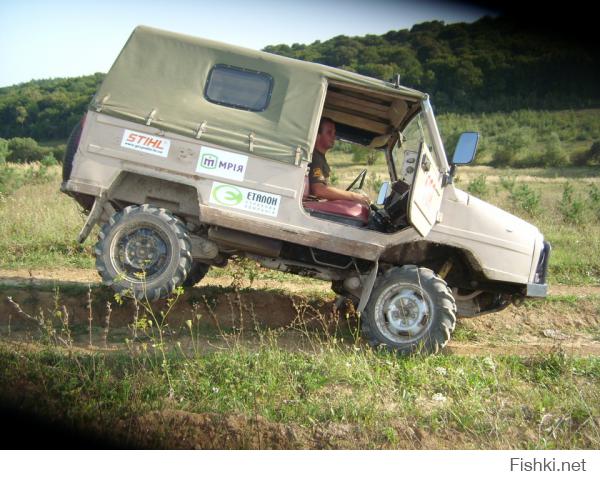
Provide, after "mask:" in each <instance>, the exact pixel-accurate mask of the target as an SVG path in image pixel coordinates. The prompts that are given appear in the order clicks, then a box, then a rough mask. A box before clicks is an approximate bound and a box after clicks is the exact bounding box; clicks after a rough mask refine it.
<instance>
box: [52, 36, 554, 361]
mask: <svg viewBox="0 0 600 480" xmlns="http://www.w3.org/2000/svg"><path fill="white" fill-rule="evenodd" d="M397 83H399V82H397ZM323 116H326V117H328V118H331V119H333V120H334V121H335V123H336V126H337V136H338V138H340V139H342V140H347V141H350V142H353V143H356V144H360V145H364V146H368V147H370V148H373V149H377V150H379V151H382V152H384V153H385V157H386V160H387V167H388V171H389V182H386V183H384V185H383V187H382V189H381V192H380V195H379V199H378V200H377V201H376V202H375V203H374V204H373V205H372V206H371V208H370V209H369V208H366V207H365V206H364V205H361V204H356V205H352V204H348V202H345V203H344V202H343V201H338V203H336V201H333V202H327V201H315V200H314V199H311V198H309V197H308V189H307V187H306V185H307V182H306V175H307V171H308V165H309V163H310V161H311V155H312V151H313V147H314V143H315V139H316V135H317V129H318V125H319V120H320V118H321V117H323ZM477 141H478V135H477V134H476V133H471V132H467V133H465V134H463V135H462V136H461V138H460V140H459V143H458V146H457V148H456V151H455V153H454V157H453V160H452V161H451V162H449V161H448V160H447V158H446V152H445V150H444V145H443V144H442V139H441V137H440V134H439V131H438V127H437V125H436V121H435V118H434V115H433V111H432V108H431V106H430V103H429V100H428V96H427V95H425V94H423V93H421V92H418V91H415V90H412V89H409V88H405V87H403V86H401V85H399V84H391V83H387V82H383V81H380V80H375V79H372V78H368V77H365V76H361V75H358V74H355V73H351V72H347V71H343V70H339V69H335V68H330V67H326V66H323V65H318V64H313V63H309V62H302V61H298V60H292V59H288V58H284V57H281V56H277V55H272V54H268V53H263V52H258V51H253V50H248V49H245V48H240V47H234V46H230V45H226V44H222V43H218V42H213V41H208V40H202V39H198V38H194V37H190V36H185V35H179V34H174V33H169V32H164V31H160V30H156V29H152V28H148V27H138V28H136V29H135V30H134V32H133V33H132V35H131V37H130V38H129V40H128V41H127V43H126V45H125V47H124V48H123V50H122V51H121V53H120V55H119V56H118V58H117V60H116V61H115V63H114V65H113V66H112V68H111V69H110V71H109V73H108V74H107V76H106V78H105V80H104V82H103V83H102V86H101V87H100V89H99V91H98V92H97V94H96V95H95V97H94V99H93V100H92V102H91V104H90V107H89V110H88V112H87V113H86V115H85V116H84V118H83V119H82V121H81V122H80V124H79V125H78V126H77V127H76V128H75V129H74V131H73V133H72V135H71V138H70V139H69V143H68V148H67V153H66V156H65V160H64V170H63V180H64V181H63V184H62V187H61V189H62V191H63V192H65V193H67V194H69V195H70V196H72V197H73V198H74V199H75V200H76V201H77V202H78V203H79V204H80V205H82V206H83V208H84V209H85V210H86V211H88V212H89V216H88V218H87V220H86V222H85V224H84V226H83V228H82V230H81V233H80V235H79V241H80V242H83V241H84V240H85V239H86V237H87V236H88V235H89V233H90V231H91V229H92V227H93V226H94V225H96V224H98V223H99V224H101V225H102V227H101V231H100V233H99V238H98V242H97V244H96V247H95V254H96V266H97V269H98V272H99V273H100V275H101V276H102V280H103V282H104V283H105V284H107V285H112V287H113V288H114V289H115V290H117V291H123V290H130V291H131V292H133V294H134V295H136V296H138V297H142V296H147V297H148V298H149V299H157V298H160V297H164V296H166V295H168V294H169V293H170V292H172V291H173V289H175V288H176V287H177V286H179V285H182V284H183V285H193V284H195V283H196V282H198V281H199V280H201V279H202V277H203V276H204V275H205V274H206V273H207V271H208V269H209V268H210V266H211V265H217V266H224V265H225V264H226V263H227V260H228V258H230V257H232V256H245V257H248V258H251V259H254V260H255V261H257V262H258V263H259V264H261V265H262V266H264V267H267V268H272V269H278V270H281V271H284V272H291V273H295V274H298V275H304V276H308V277H315V278H320V279H325V280H330V281H331V282H332V287H333V289H334V291H336V292H337V293H338V294H339V295H342V296H345V297H347V298H350V299H352V300H353V301H354V302H355V304H356V308H357V311H359V312H361V324H362V331H363V334H364V336H365V337H366V339H367V340H368V341H369V342H370V343H371V344H373V345H379V344H382V345H385V346H387V347H388V348H390V349H396V350H399V351H402V352H412V351H415V350H417V349H424V350H425V351H429V352H436V351H438V350H439V349H440V348H441V347H443V346H444V345H445V344H446V343H447V342H448V340H449V338H450V334H451V333H452V331H453V330H454V327H455V324H456V317H457V316H459V317H460V316H475V315H480V314H484V313H488V312H493V311H497V310H500V309H503V308H505V307H506V306H507V305H509V304H510V303H511V302H517V301H520V300H521V299H522V298H523V297H526V296H534V297H542V296H545V295H546V291H547V285H546V274H547V267H548V259H549V254H550V245H549V244H548V243H547V242H545V241H544V238H543V236H542V235H541V234H540V232H539V231H538V229H537V228H536V227H534V226H532V225H530V224H528V223H526V222H524V221H523V220H520V219H519V218H517V217H515V216H513V215H510V214H509V213H507V212H504V211H502V210H500V209H498V208H496V207H494V206H492V205H489V204H487V203H485V202H483V201H481V200H479V199H477V198H475V197H473V196H472V195H469V194H467V193H465V192H463V191H461V190H459V189H457V188H456V187H455V186H454V184H453V174H454V168H455V165H457V164H464V163H469V162H470V161H471V160H472V158H473V157H474V154H475V149H476V146H477ZM365 173H366V172H363V173H362V174H361V178H360V179H359V182H362V181H364V175H365ZM359 182H354V183H359ZM339 202H342V203H339Z"/></svg>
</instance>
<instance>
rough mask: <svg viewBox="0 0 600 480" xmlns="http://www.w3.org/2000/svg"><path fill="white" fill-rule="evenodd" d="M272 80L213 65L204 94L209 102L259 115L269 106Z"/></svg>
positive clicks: (234, 68)
mask: <svg viewBox="0 0 600 480" xmlns="http://www.w3.org/2000/svg"><path fill="white" fill-rule="evenodd" d="M272 90H273V77H271V75H269V74H268V73H263V72H257V71H254V70H246V69H243V68H238V67H232V66H230V65H215V66H214V67H213V69H212V70H211V71H210V74H209V75H208V81H207V82H206V88H205V90H204V95H205V97H206V99H207V100H208V101H210V102H213V103H217V104H219V105H225V106H227V107H233V108H239V109H241V110H250V111H252V112H261V111H263V110H265V109H266V108H267V106H268V105H269V100H270V99H271V91H272Z"/></svg>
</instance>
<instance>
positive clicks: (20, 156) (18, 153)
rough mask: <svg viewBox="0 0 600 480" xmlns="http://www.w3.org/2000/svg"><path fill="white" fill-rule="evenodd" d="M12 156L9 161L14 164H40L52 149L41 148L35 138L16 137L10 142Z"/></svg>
mask: <svg viewBox="0 0 600 480" xmlns="http://www.w3.org/2000/svg"><path fill="white" fill-rule="evenodd" d="M8 148H9V149H10V154H9V155H8V158H7V160H8V161H9V162H14V163H31V162H40V161H41V160H42V159H43V158H44V157H45V156H46V155H48V154H49V153H50V149H48V148H44V147H40V146H39V145H38V144H37V142H36V141H35V140H34V139H33V138H21V137H15V138H11V139H10V140H8Z"/></svg>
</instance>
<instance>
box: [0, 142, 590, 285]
mask: <svg viewBox="0 0 600 480" xmlns="http://www.w3.org/2000/svg"><path fill="white" fill-rule="evenodd" d="M331 164H332V168H333V169H334V170H335V172H336V182H337V184H338V185H340V186H345V185H347V184H349V183H350V182H351V181H352V179H353V178H354V177H355V176H356V175H357V174H358V173H359V172H360V170H361V169H362V168H364V166H361V165H356V164H354V163H352V161H351V158H350V155H348V154H340V153H334V154H333V155H332V156H331ZM0 168H3V169H5V171H4V173H3V175H4V185H5V187H4V194H2V195H0V268H4V269H14V268H62V267H77V268H93V258H92V246H93V244H94V242H95V235H96V231H94V232H93V233H92V235H90V237H89V238H88V240H87V241H86V242H85V243H84V245H78V244H77V242H76V241H75V239H76V238H77V234H78V233H79V230H80V229H81V226H82V225H83V222H84V217H83V215H82V214H81V213H80V212H79V210H78V207H77V205H76V203H75V202H74V201H73V200H72V199H71V198H69V197H67V196H66V195H64V194H62V193H60V191H59V185H60V167H58V166H55V167H44V168H43V171H42V173H39V170H40V166H39V165H19V166H14V165H8V164H2V165H0ZM368 168H369V175H368V177H367V185H366V188H367V190H368V191H369V193H370V195H371V197H372V198H374V197H375V195H376V193H375V191H376V188H375V187H376V186H377V185H378V184H379V183H380V182H381V181H383V180H385V179H386V178H387V170H386V166H385V165H384V163H383V162H379V163H375V165H372V166H370V167H368ZM7 171H8V172H9V173H7ZM32 172H33V173H32ZM36 172H37V173H36ZM599 174H600V168H592V167H585V168H568V169H554V170H552V169H516V170H515V169H494V168H491V167H486V166H466V167H461V168H460V169H459V171H458V175H457V178H456V185H457V186H458V187H459V188H461V189H463V190H467V191H470V192H471V193H473V194H474V195H476V196H478V197H480V198H482V199H483V200H487V201H489V202H491V203H493V204H495V205H497V206H499V207H500V208H503V209H505V210H507V211H509V212H511V213H514V214H515V215H518V216H520V217H522V218H524V219H525V220H527V221H529V222H531V223H533V224H534V225H536V226H537V227H538V228H539V229H540V230H541V231H542V233H543V234H544V235H545V237H546V238H547V239H548V240H549V241H550V242H551V243H552V246H553V253H552V258H551V262H550V282H552V283H562V284H571V285H579V284H582V285H584V284H597V283H599V282H600V221H599V220H600V176H599ZM11 178H12V180H11ZM13 184H14V188H13V187H12V186H11V185H13ZM565 189H566V190H567V193H568V195H567V197H565ZM215 274H217V275H218V274H219V273H218V272H215ZM256 275H257V278H261V275H267V276H268V275H271V276H272V273H268V272H266V271H262V270H258V271H257V272H256ZM288 277H290V279H293V278H294V277H292V276H288Z"/></svg>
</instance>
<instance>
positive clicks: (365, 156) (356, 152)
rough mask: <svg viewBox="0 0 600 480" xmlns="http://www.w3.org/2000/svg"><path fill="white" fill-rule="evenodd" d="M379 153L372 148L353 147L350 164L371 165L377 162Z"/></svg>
mask: <svg viewBox="0 0 600 480" xmlns="http://www.w3.org/2000/svg"><path fill="white" fill-rule="evenodd" d="M378 156H379V152H378V151H377V150H374V149H372V148H367V147H361V146H360V145H353V147H352V162H353V163H359V164H366V165H373V164H374V163H375V162H376V161H377V157H378Z"/></svg>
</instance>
